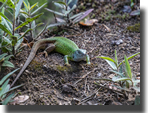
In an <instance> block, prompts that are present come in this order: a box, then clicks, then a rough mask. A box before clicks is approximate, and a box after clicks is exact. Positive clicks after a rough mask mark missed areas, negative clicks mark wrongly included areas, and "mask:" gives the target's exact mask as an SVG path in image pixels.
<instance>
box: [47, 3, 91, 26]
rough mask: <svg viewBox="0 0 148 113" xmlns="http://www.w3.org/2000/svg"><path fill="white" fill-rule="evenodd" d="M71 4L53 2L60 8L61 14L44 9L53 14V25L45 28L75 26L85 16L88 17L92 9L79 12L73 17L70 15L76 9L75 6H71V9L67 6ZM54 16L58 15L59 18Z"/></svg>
mask: <svg viewBox="0 0 148 113" xmlns="http://www.w3.org/2000/svg"><path fill="white" fill-rule="evenodd" d="M71 2H73V1H72V0H69V1H68V2H66V1H65V0H63V1H59V2H55V1H53V3H54V5H55V6H57V7H58V8H61V12H57V11H54V10H51V9H48V8H45V9H46V10H47V11H49V12H51V13H53V14H54V16H55V21H56V23H55V24H51V25H49V26H47V29H48V28H50V27H54V26H59V25H68V26H70V25H72V24H75V23H77V22H79V21H81V20H82V19H84V18H85V17H86V16H88V14H89V13H90V12H92V11H93V9H89V10H87V11H85V12H81V13H78V14H75V15H72V11H73V10H74V9H75V8H76V4H75V5H73V7H72V8H70V7H69V4H70V3H71ZM56 15H59V16H61V17H63V18H62V19H61V18H57V17H56Z"/></svg>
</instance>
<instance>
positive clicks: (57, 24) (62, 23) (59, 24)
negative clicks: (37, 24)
mask: <svg viewBox="0 0 148 113" xmlns="http://www.w3.org/2000/svg"><path fill="white" fill-rule="evenodd" d="M64 24H66V22H60V23H55V24H50V25H48V26H47V29H49V28H50V27H55V26H61V25H64Z"/></svg>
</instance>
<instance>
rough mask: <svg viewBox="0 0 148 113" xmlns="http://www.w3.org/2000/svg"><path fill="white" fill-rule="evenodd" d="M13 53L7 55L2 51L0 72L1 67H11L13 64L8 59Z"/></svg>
mask: <svg viewBox="0 0 148 113" xmlns="http://www.w3.org/2000/svg"><path fill="white" fill-rule="evenodd" d="M12 56H13V55H8V54H7V53H3V54H2V55H0V72H1V68H2V67H6V66H7V67H13V68H14V65H13V64H12V63H11V62H10V61H8V60H9V58H10V57H12Z"/></svg>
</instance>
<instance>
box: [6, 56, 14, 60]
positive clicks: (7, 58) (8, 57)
mask: <svg viewBox="0 0 148 113" xmlns="http://www.w3.org/2000/svg"><path fill="white" fill-rule="evenodd" d="M12 56H13V55H9V56H7V57H5V60H9V59H10V58H11V57H12Z"/></svg>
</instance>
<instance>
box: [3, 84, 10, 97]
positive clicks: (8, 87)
mask: <svg viewBox="0 0 148 113" xmlns="http://www.w3.org/2000/svg"><path fill="white" fill-rule="evenodd" d="M9 89H10V85H9V84H8V85H7V86H6V87H5V88H4V91H3V94H2V96H1V98H2V99H4V98H5V96H6V94H5V92H7V91H9Z"/></svg>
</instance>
